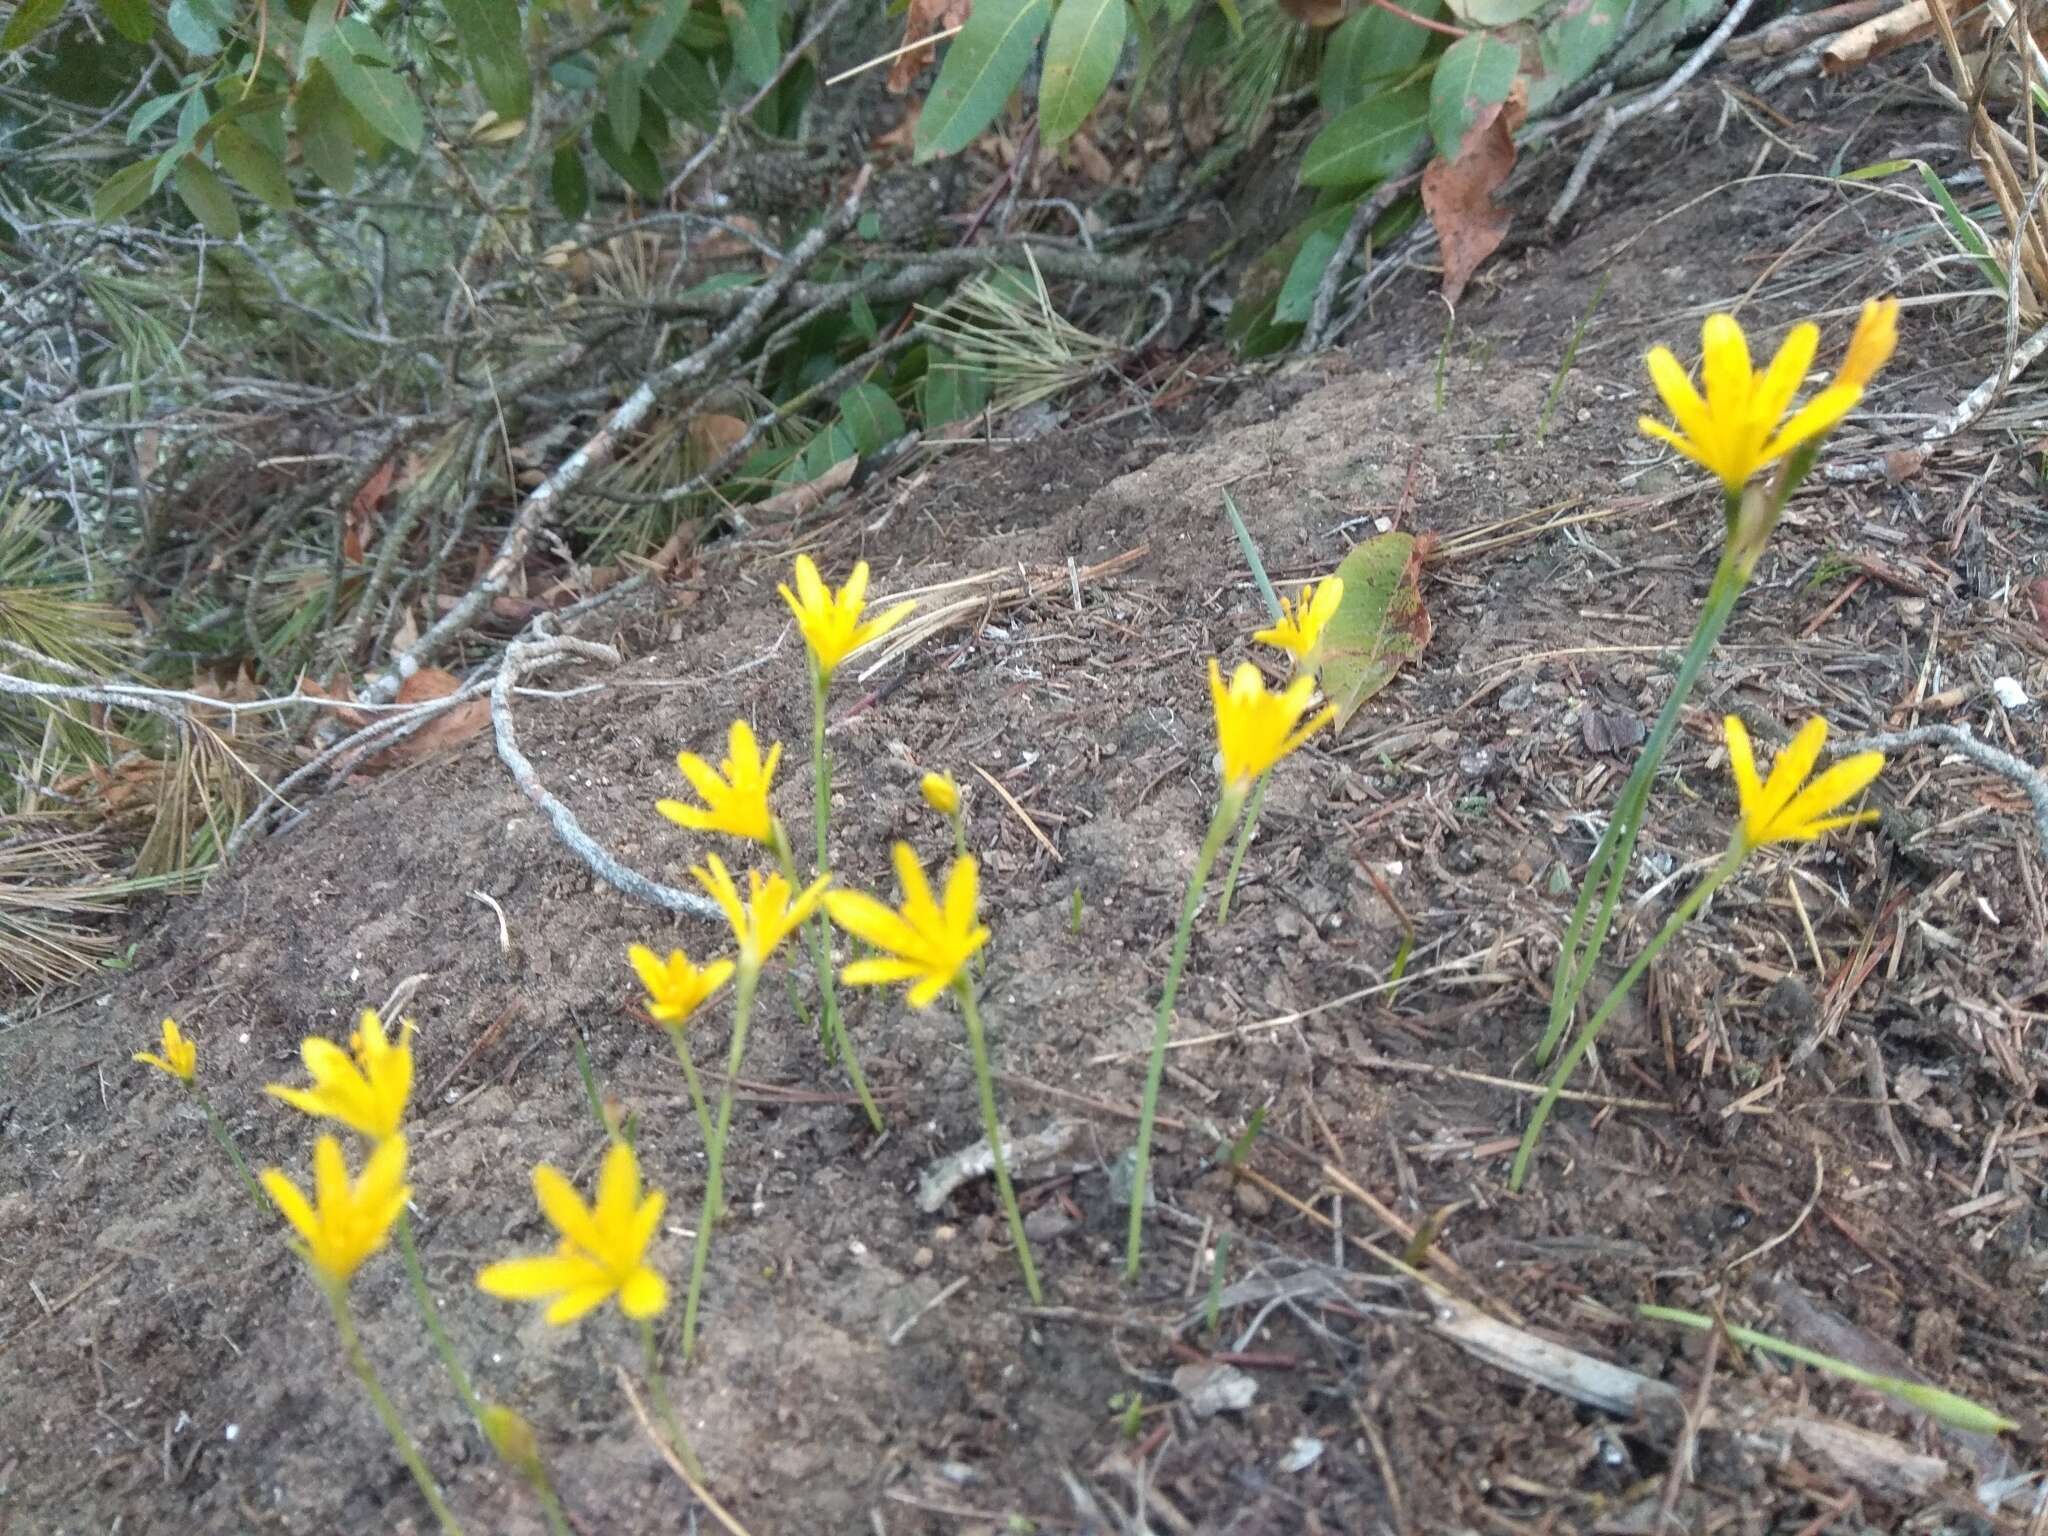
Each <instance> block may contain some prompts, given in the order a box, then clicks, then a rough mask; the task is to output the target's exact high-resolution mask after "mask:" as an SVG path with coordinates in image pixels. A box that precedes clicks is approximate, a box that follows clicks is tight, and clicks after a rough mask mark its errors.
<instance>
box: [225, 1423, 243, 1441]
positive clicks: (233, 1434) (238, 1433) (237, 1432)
mask: <svg viewBox="0 0 2048 1536" xmlns="http://www.w3.org/2000/svg"><path fill="white" fill-rule="evenodd" d="M227 1438H228V1441H229V1443H230V1444H232V1443H233V1442H234V1441H236V1440H239V1439H241V1438H242V1426H241V1425H239V1424H230V1425H229V1426H228V1427H227Z"/></svg>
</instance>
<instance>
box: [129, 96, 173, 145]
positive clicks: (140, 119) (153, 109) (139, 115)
mask: <svg viewBox="0 0 2048 1536" xmlns="http://www.w3.org/2000/svg"><path fill="white" fill-rule="evenodd" d="M184 101H185V93H184V92H183V91H173V92H171V94H170V95H168V96H157V97H153V98H151V99H150V100H148V101H145V102H144V103H143V104H142V105H141V106H139V107H137V108H136V109H135V115H134V116H133V117H131V118H129V119H128V142H129V143H130V144H133V143H134V142H135V141H136V140H137V139H139V138H141V137H142V136H143V135H144V134H145V133H147V132H149V128H150V125H151V124H152V123H155V122H156V121H158V120H159V119H161V118H164V117H167V116H169V115H170V113H171V112H172V111H173V110H174V109H175V108H177V107H180V106H182V105H183V104H184Z"/></svg>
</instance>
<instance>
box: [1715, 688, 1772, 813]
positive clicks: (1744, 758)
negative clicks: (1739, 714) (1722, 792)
mask: <svg viewBox="0 0 2048 1536" xmlns="http://www.w3.org/2000/svg"><path fill="white" fill-rule="evenodd" d="M1721 734H1722V735H1723V737H1725V738H1726V739H1727V742H1728V769H1729V772H1731V773H1732V774H1734V776H1735V797H1736V801H1737V803H1738V804H1739V805H1740V806H1741V808H1742V817H1743V822H1744V825H1745V826H1747V825H1748V823H1749V820H1750V818H1751V816H1752V815H1753V814H1754V813H1755V811H1756V808H1757V806H1758V805H1759V804H1761V803H1762V801H1763V797H1764V786H1763V783H1762V781H1761V780H1759V779H1758V778H1757V776H1756V753H1755V751H1754V750H1753V749H1752V748H1751V747H1750V744H1749V730H1748V728H1747V727H1746V726H1744V725H1743V723H1742V722H1741V721H1740V720H1738V719H1737V718H1736V717H1735V716H1733V715H1723V716H1722V717H1721Z"/></svg>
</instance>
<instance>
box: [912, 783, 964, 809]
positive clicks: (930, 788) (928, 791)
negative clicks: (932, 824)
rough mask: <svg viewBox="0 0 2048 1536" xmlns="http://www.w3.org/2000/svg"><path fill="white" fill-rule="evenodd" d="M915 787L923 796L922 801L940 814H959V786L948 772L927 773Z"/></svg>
mask: <svg viewBox="0 0 2048 1536" xmlns="http://www.w3.org/2000/svg"><path fill="white" fill-rule="evenodd" d="M917 789H918V793H919V794H921V795H923V796H924V803H925V804H926V805H928V806H930V807H931V808H932V809H933V810H935V811H937V812H938V813H939V814H940V815H941V816H956V815H958V814H959V812H960V786H959V785H958V784H955V783H954V782H953V775H951V774H950V773H928V774H926V775H925V776H924V778H923V779H922V780H921V781H920V782H919V783H918V786H917Z"/></svg>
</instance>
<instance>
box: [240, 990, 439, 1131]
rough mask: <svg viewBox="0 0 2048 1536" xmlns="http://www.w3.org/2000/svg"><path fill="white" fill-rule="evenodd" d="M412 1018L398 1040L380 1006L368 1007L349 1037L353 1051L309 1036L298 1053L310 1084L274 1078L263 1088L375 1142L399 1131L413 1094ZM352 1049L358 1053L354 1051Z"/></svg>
mask: <svg viewBox="0 0 2048 1536" xmlns="http://www.w3.org/2000/svg"><path fill="white" fill-rule="evenodd" d="M412 1035H413V1027H412V1020H410V1019H405V1020H402V1021H401V1023H400V1027H399V1033H398V1039H397V1040H396V1041H395V1042H394V1041H392V1040H390V1039H389V1038H388V1037H386V1035H385V1033H384V1021H383V1020H382V1019H380V1018H378V1017H377V1010H376V1009H374V1008H365V1009H364V1010H363V1016H362V1021H361V1023H360V1024H359V1025H358V1026H357V1028H356V1031H355V1033H354V1034H352V1035H350V1036H349V1041H348V1043H349V1051H344V1050H342V1048H341V1047H340V1046H338V1045H336V1044H335V1043H334V1042H333V1041H332V1040H323V1039H321V1038H320V1037H319V1036H318V1035H310V1036H308V1037H307V1038H306V1039H305V1040H304V1041H302V1042H301V1043H300V1045H299V1055H300V1056H301V1057H302V1058H303V1059H304V1060H305V1063H306V1070H307V1072H309V1073H311V1074H312V1077H313V1086H312V1087H311V1088H287V1087H286V1086H285V1085H284V1084H283V1083H271V1084H269V1085H267V1086H266V1087H265V1088H264V1090H263V1091H264V1092H265V1093H267V1094H269V1095H271V1096H272V1097H273V1098H279V1099H283V1100H284V1101H285V1103H287V1104H289V1105H291V1106H292V1108H294V1109H301V1110H304V1111H305V1112H306V1113H307V1114H309V1115H312V1116H315V1117H316V1118H325V1119H328V1120H339V1121H340V1122H341V1123H342V1124H343V1125H345V1126H347V1127H348V1128H349V1129H350V1130H352V1131H359V1132H361V1133H362V1134H363V1135H365V1136H367V1137H369V1138H370V1139H371V1140H372V1141H383V1140H385V1139H386V1138H387V1137H391V1136H396V1135H397V1134H398V1127H399V1126H400V1125H401V1124H402V1123H404V1120H405V1105H406V1101H407V1100H408V1099H409V1098H411V1096H412ZM350 1052H353V1054H350Z"/></svg>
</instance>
